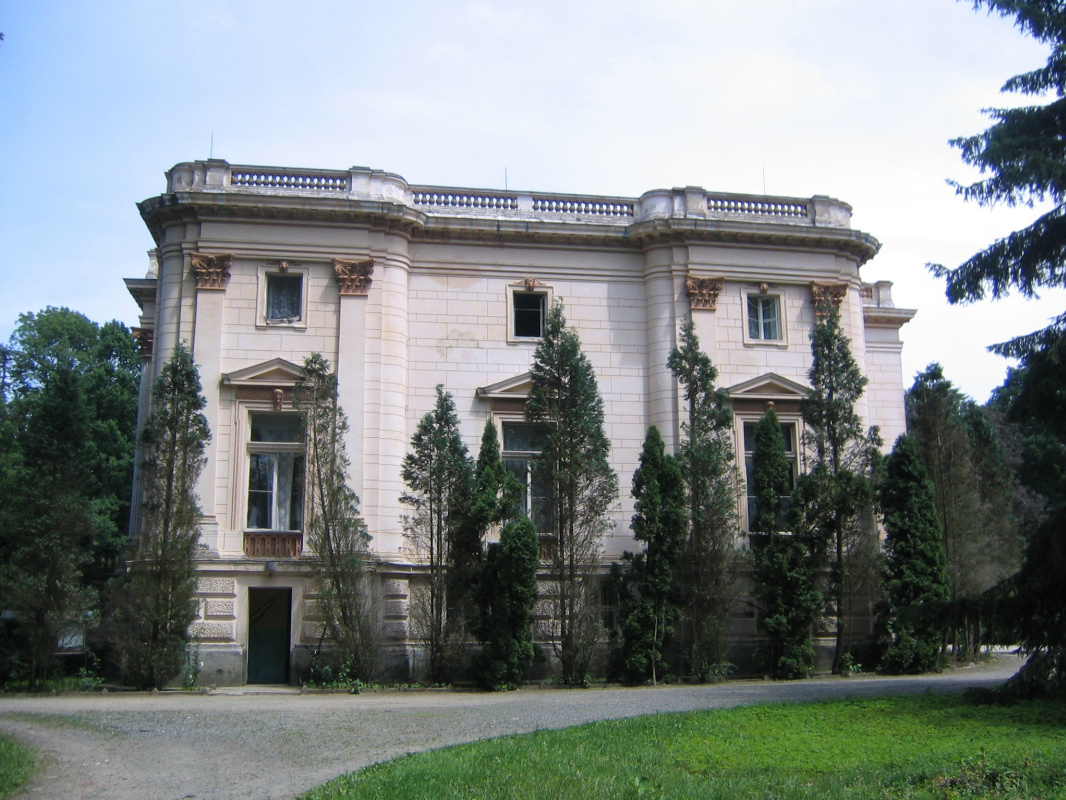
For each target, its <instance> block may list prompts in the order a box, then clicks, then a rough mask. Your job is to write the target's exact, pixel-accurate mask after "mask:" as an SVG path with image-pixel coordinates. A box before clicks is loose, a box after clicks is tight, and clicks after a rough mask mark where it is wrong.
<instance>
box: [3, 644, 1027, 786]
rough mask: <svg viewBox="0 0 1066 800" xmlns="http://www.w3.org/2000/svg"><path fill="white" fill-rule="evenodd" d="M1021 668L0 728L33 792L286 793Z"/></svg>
mask: <svg viewBox="0 0 1066 800" xmlns="http://www.w3.org/2000/svg"><path fill="white" fill-rule="evenodd" d="M1020 664H1021V662H1020V661H1019V660H1018V659H1016V658H1014V657H1009V656H1001V657H999V658H998V659H996V660H995V661H993V662H992V663H990V664H986V665H981V666H977V667H969V668H963V669H957V670H952V671H951V672H947V673H944V674H942V675H931V676H917V677H908V678H880V677H865V676H857V677H852V678H847V679H842V678H820V679H815V680H810V681H800V682H795V683H771V682H763V681H732V682H728V683H723V684H717V685H714V686H670V687H659V688H642V689H589V690H562V689H560V690H549V689H545V690H536V689H532V690H523V691H519V692H509V693H502V694H480V693H473V692H448V691H428V692H387V693H380V694H364V695H348V694H299V693H298V692H297V691H294V690H289V689H274V690H269V689H259V688H258V687H249V688H246V689H241V690H219V691H216V692H214V693H212V694H210V695H200V694H190V693H179V692H173V693H171V692H163V693H160V694H155V695H153V694H141V693H137V694H133V693H129V694H127V693H113V694H106V695H67V696H61V697H3V698H0V729H2V730H4V731H6V732H7V733H10V734H13V735H14V736H15V737H16V738H18V739H20V740H22V741H24V742H26V743H27V744H30V745H32V746H34V747H37V748H40V749H41V751H42V753H43V766H42V769H41V771H40V774H39V775H38V777H37V779H36V780H35V782H34V783H33V784H32V785H31V787H30V788H29V792H28V793H29V795H30V796H32V797H37V798H56V800H59V798H62V799H63V800H72V799H74V798H117V799H118V800H144V798H153V800H155V799H158V800H170V799H171V798H174V799H175V800H177V799H178V798H196V800H216V799H217V800H222V799H223V798H254V799H256V800H258V799H259V798H271V799H274V798H279V799H280V798H292V797H295V796H296V795H298V794H300V793H302V792H306V791H308V790H309V789H311V788H312V787H314V786H317V785H318V784H320V783H322V782H324V781H326V780H329V779H330V778H333V777H336V776H337V775H341V774H343V773H346V772H351V771H352V770H356V769H359V768H360V767H364V766H366V765H368V764H372V763H374V762H377V761H383V760H386V759H389V758H394V757H396V756H399V755H403V754H405V753H412V752H416V751H419V750H428V749H432V748H435V747H442V746H445V745H451V744H458V743H461V742H469V741H473V740H476V739H483V738H487V737H493V736H501V735H504V734H509V733H525V732H529V731H534V730H538V729H543V728H563V727H566V726H569V725H578V724H581V723H584V722H591V721H594V720H601V719H616V718H620V717H631V716H637V715H641V714H654V713H657V712H668V711H691V710H695V709H703V708H727V707H730V706H737V705H745V704H751V703H762V702H773V701H780V700H795V701H803V700H815V699H821V698H830V697H843V696H851V697H857V696H864V695H878V694H907V693H915V692H924V691H926V690H932V691H938V692H939V691H956V690H959V689H962V688H966V687H970V686H991V685H994V684H996V683H999V682H1001V681H1003V680H1005V679H1006V678H1007V677H1009V676H1010V675H1011V674H1012V673H1013V672H1014V671H1015V670H1016V669H1017V668H1018V667H1019V666H1020Z"/></svg>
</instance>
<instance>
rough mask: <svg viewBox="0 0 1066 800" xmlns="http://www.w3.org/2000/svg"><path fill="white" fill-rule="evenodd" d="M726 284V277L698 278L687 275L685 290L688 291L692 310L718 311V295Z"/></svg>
mask: <svg viewBox="0 0 1066 800" xmlns="http://www.w3.org/2000/svg"><path fill="white" fill-rule="evenodd" d="M724 286H725V278H697V277H694V276H692V275H689V276H688V277H686V278H685V290H686V291H687V292H688V300H689V305H690V306H691V307H692V310H693V311H695V310H697V309H704V310H707V311H716V310H717V308H718V295H719V294H720V293H721V291H722V287H724Z"/></svg>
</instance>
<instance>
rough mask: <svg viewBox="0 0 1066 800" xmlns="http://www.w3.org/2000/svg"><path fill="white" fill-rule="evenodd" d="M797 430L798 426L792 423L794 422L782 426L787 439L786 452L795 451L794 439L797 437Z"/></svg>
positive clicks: (782, 432)
mask: <svg viewBox="0 0 1066 800" xmlns="http://www.w3.org/2000/svg"><path fill="white" fill-rule="evenodd" d="M795 430H796V426H795V425H792V424H789V425H782V426H781V436H782V437H783V438H784V440H785V452H786V453H791V452H794V449H795V445H794V444H793V439H794V438H795V436H794V435H793V432H794V431H795Z"/></svg>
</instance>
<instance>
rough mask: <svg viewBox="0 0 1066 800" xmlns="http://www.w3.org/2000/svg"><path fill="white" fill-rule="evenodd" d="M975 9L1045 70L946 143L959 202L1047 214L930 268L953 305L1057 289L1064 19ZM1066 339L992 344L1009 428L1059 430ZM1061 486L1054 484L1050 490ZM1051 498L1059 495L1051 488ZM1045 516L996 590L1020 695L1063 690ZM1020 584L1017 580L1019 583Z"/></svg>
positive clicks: (1009, 4) (1059, 545)
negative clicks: (1039, 208) (1019, 40)
mask: <svg viewBox="0 0 1066 800" xmlns="http://www.w3.org/2000/svg"><path fill="white" fill-rule="evenodd" d="M974 7H975V8H987V9H988V11H989V12H990V13H996V14H999V15H1000V16H1004V17H1010V18H1013V20H1014V22H1015V24H1016V25H1017V27H1018V28H1019V29H1020V30H1021V31H1022V32H1023V33H1025V34H1026V35H1029V36H1032V37H1033V38H1034V39H1035V40H1037V41H1038V42H1041V43H1042V44H1046V45H1048V46H1049V48H1050V52H1049V55H1048V59H1047V63H1046V64H1045V65H1044V66H1042V67H1039V68H1037V69H1034V70H1031V71H1029V72H1024V73H1022V74H1020V75H1015V76H1014V77H1012V78H1010V79H1009V80H1008V81H1007V82H1006V83H1005V84H1004V86H1003V91H1006V92H1017V93H1020V94H1023V95H1030V96H1033V97H1035V98H1041V99H1042V100H1043V101H1044V102H1034V103H1031V104H1028V105H1021V106H1017V107H1015V108H1006V109H1002V108H1001V109H992V110H990V111H988V112H986V113H988V114H989V116H990V117H991V118H992V120H993V124H992V125H991V126H990V127H989V128H988V129H987V130H985V131H984V133H981V134H978V135H976V136H966V137H962V138H959V139H956V140H954V141H953V142H952V144H953V145H954V146H955V147H957V148H958V149H959V150H960V151H961V153H962V159H963V161H965V162H966V163H967V164H970V165H971V166H974V167H977V168H978V169H979V170H980V171H981V179H980V180H979V181H977V182H975V183H972V184H970V185H961V184H960V185H957V186H956V189H957V191H958V192H959V194H961V195H962V197H963V198H964V199H966V200H972V201H974V202H977V203H979V204H980V205H988V206H991V205H994V204H997V203H1006V204H1008V205H1018V204H1029V205H1031V204H1032V203H1033V202H1034V201H1050V202H1051V206H1052V207H1051V209H1050V210H1049V211H1046V212H1044V213H1042V214H1041V215H1040V216H1039V217H1037V219H1036V220H1034V221H1033V222H1032V223H1031V224H1030V225H1029V226H1028V227H1025V228H1023V229H1021V230H1018V231H1015V232H1014V233H1012V234H1010V235H1009V236H1006V237H1004V238H1003V239H1000V240H998V241H996V242H995V243H993V244H992V245H990V246H989V247H987V248H985V249H984V250H982V251H981V252H979V253H977V254H975V255H974V256H972V257H971V258H970V259H968V260H967V261H966V262H965V263H963V264H962V265H961V266H959V267H956V268H954V269H946V268H944V267H942V266H937V265H933V266H932V269H933V271H934V273H935V274H937V275H938V276H939V277H943V278H945V279H946V284H947V295H948V300H949V301H950V302H952V303H962V302H970V301H974V300H980V299H982V298H984V297H985V296H986V295H987V296H991V297H992V298H999V297H1003V296H1005V295H1007V294H1008V293H1010V292H1011V291H1018V292H1020V293H1021V294H1022V295H1023V296H1025V297H1033V296H1036V294H1037V293H1038V292H1039V290H1040V289H1041V288H1044V287H1056V286H1063V285H1064V284H1066V270H1063V269H1062V264H1063V261H1064V257H1066V182H1064V181H1063V179H1062V177H1063V164H1064V163H1066V158H1064V153H1066V140H1064V138H1063V135H1062V131H1063V130H1064V129H1066V101H1064V100H1063V94H1064V92H1066V14H1064V13H1063V10H1062V7H1061V3H1059V2H1057V1H1055V0H975V3H974ZM1064 341H1066V314H1060V315H1059V316H1058V317H1057V318H1056V319H1055V320H1054V321H1053V322H1052V324H1051V325H1050V326H1048V327H1046V328H1043V329H1041V330H1038V331H1034V332H1032V333H1029V334H1026V335H1022V336H1019V337H1016V338H1014V339H1012V340H1010V341H1008V342H1004V343H1002V344H999V345H994V346H993V347H992V348H991V349H992V350H993V351H995V352H998V353H1000V354H1003V355H1008V356H1015V357H1020V358H1022V365H1023V369H1024V370H1025V372H1026V375H1025V376H1024V377H1023V378H1022V380H1021V381H1020V383H1021V394H1022V395H1023V396H1024V395H1027V394H1028V395H1029V400H1037V402H1036V403H1030V402H1023V403H1021V404H1020V405H1019V406H1018V411H1017V413H1016V414H1015V417H1014V419H1015V421H1016V422H1022V423H1036V424H1038V425H1045V424H1049V425H1050V426H1051V429H1052V430H1054V429H1059V430H1060V431H1061V425H1062V415H1061V413H1057V412H1058V411H1059V410H1060V409H1061V406H1062V391H1061V386H1062V375H1063V373H1064V370H1063V368H1062V364H1063V357H1062V353H1063V346H1064V345H1063V343H1064ZM1056 483H1057V484H1061V480H1060V481H1058V482H1053V484H1056ZM1051 492H1052V493H1053V494H1056V495H1058V494H1059V491H1058V486H1057V485H1053V486H1052V487H1051ZM1049 513H1050V518H1049V519H1048V520H1047V521H1046V522H1045V523H1044V524H1042V525H1041V526H1040V528H1039V529H1038V531H1037V532H1036V534H1035V535H1034V536H1033V538H1032V539H1031V540H1030V542H1029V547H1028V549H1027V552H1026V555H1025V560H1024V563H1023V566H1022V569H1021V571H1020V573H1019V576H1018V577H1017V578H1015V579H1012V580H1011V581H1010V582H1009V585H1008V586H1006V587H1004V595H1005V599H1006V600H1007V601H1008V602H1007V603H1005V604H1003V605H1002V606H1001V608H1002V609H1004V610H1005V611H1007V613H1006V617H1005V620H1004V621H1005V622H1007V623H1008V624H1010V626H1011V628H1012V631H1013V635H1014V636H1016V637H1018V638H1020V639H1022V640H1023V641H1024V642H1025V644H1024V647H1023V649H1024V650H1025V651H1026V652H1027V653H1029V654H1030V661H1029V663H1028V664H1027V665H1026V667H1025V668H1023V671H1022V673H1023V674H1020V675H1019V677H1018V681H1019V684H1025V685H1026V688H1025V691H1027V692H1029V691H1041V690H1049V691H1056V692H1061V691H1063V687H1064V686H1066V678H1064V676H1066V635H1064V632H1066V626H1064V625H1063V616H1062V614H1061V613H1059V612H1056V611H1055V609H1056V608H1057V609H1060V610H1061V608H1062V604H1061V585H1062V583H1061V580H1058V579H1057V578H1056V577H1055V576H1056V575H1061V570H1062V567H1063V565H1064V562H1066V559H1063V557H1062V555H1061V554H1062V553H1063V552H1066V505H1063V504H1061V503H1056V504H1055V505H1054V506H1053V507H1052V508H1050V509H1049ZM1023 579H1024V580H1023Z"/></svg>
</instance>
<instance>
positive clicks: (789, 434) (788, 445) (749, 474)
mask: <svg viewBox="0 0 1066 800" xmlns="http://www.w3.org/2000/svg"><path fill="white" fill-rule="evenodd" d="M756 425H758V422H757V421H747V420H745V421H744V483H745V485H746V487H747V488H746V491H747V508H746V511H747V514H748V525H749V526H750V525H751V524H752V522H753V521H754V520H755V518H756V517H757V516H758V515H759V499H758V498H757V497H756V496H755V494H754V492H755V481H754V477H755V476H754V474H753V470H754V456H755V426H756ZM781 436H782V438H783V439H784V440H785V458H787V459H788V463H789V467H790V470H789V480H788V486H789V490H792V489H795V488H796V478H797V476H798V474H799V473H798V472H797V470H798V464H797V459H796V453H797V449H798V448H797V447H796V423H795V422H785V421H782V422H781ZM782 499H785V498H782ZM783 506H784V507H783V509H782V511H785V510H787V508H788V500H787V499H785V502H784V504H783Z"/></svg>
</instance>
